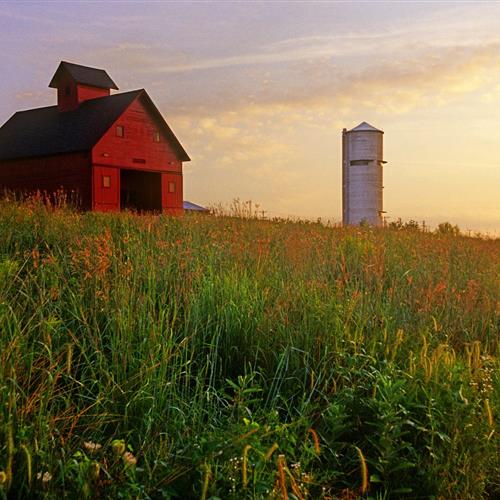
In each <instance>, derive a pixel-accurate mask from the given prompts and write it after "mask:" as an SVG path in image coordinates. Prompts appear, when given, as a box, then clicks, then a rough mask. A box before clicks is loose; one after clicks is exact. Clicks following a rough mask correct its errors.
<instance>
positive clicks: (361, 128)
mask: <svg viewBox="0 0 500 500" xmlns="http://www.w3.org/2000/svg"><path fill="white" fill-rule="evenodd" d="M349 132H382V133H384V132H383V131H382V130H379V129H378V128H375V127H373V126H372V125H370V124H369V123H367V122H361V123H360V124H359V125H358V126H357V127H354V128H353V129H351V130H349Z"/></svg>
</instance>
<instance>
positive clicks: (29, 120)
mask: <svg viewBox="0 0 500 500" xmlns="http://www.w3.org/2000/svg"><path fill="white" fill-rule="evenodd" d="M136 98H140V99H143V102H144V104H145V105H146V106H147V107H148V108H149V110H150V112H151V113H152V115H153V116H154V117H155V119H156V120H157V122H158V123H159V124H160V127H161V129H162V130H163V133H164V134H165V135H166V136H167V137H168V138H169V139H170V140H171V142H172V144H173V146H174V148H175V149H176V150H177V152H178V154H179V157H180V159H181V160H182V161H189V159H190V158H189V156H188V155H187V153H186V151H185V150H184V148H183V147H182V145H181V144H180V142H179V141H178V139H177V138H176V137H175V135H174V133H173V132H172V130H171V129H170V127H169V126H168V124H167V123H166V122H165V120H164V119H163V117H162V116H161V113H160V112H159V111H158V109H157V108H156V106H155V105H154V104H153V101H152V100H151V98H150V97H149V96H148V94H147V92H146V91H145V90H144V89H140V90H133V91H131V92H123V93H121V94H114V95H111V96H105V97H98V98H96V99H89V100H87V101H84V102H83V103H82V104H80V106H79V107H78V108H77V109H76V110H74V111H66V112H60V111H58V109H57V106H49V107H46V108H36V109H29V110H27V111H18V112H17V113H15V114H14V115H13V116H12V117H11V118H10V119H9V120H8V121H7V122H6V123H5V124H4V125H3V126H2V127H1V128H0V160H12V159H16V158H27V157H33V156H48V155H53V154H60V153H72V152H76V151H88V150H90V149H91V148H92V147H94V146H95V144H97V142H98V141H99V139H100V138H101V137H102V136H103V135H104V134H105V133H106V132H107V131H108V130H109V129H110V127H111V126H112V125H113V123H114V122H115V121H116V120H117V119H118V118H119V117H120V116H121V115H122V114H123V113H124V111H125V110H126V109H127V108H128V107H129V106H130V104H132V102H133V101H134V100H135V99H136Z"/></svg>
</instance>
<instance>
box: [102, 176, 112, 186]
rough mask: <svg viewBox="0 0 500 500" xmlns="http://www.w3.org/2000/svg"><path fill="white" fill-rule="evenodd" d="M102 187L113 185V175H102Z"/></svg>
mask: <svg viewBox="0 0 500 500" xmlns="http://www.w3.org/2000/svg"><path fill="white" fill-rule="evenodd" d="M102 187H103V188H110V187H111V176H109V175H103V176H102Z"/></svg>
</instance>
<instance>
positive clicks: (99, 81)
mask: <svg viewBox="0 0 500 500" xmlns="http://www.w3.org/2000/svg"><path fill="white" fill-rule="evenodd" d="M65 72H67V73H69V75H70V76H71V78H73V80H74V81H75V82H76V83H81V84H82V85H89V86H91V87H99V88H102V89H116V90H118V87H117V86H116V83H115V82H114V81H113V80H111V78H110V77H109V75H108V74H107V73H106V71H104V70H103V69H97V68H89V67H88V66H82V65H81V64H74V63H70V62H66V61H61V62H60V64H59V66H58V67H57V70H56V72H55V73H54V76H53V77H52V80H50V83H49V87H51V88H57V87H58V80H59V78H60V76H61V73H65Z"/></svg>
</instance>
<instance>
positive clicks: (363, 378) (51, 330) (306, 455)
mask: <svg viewBox="0 0 500 500" xmlns="http://www.w3.org/2000/svg"><path fill="white" fill-rule="evenodd" d="M499 279H500V240H482V239H479V238H465V237H461V236H446V235H444V236H439V235H435V234H430V233H424V232H421V231H415V230H408V229H407V230H404V229H402V230H390V229H384V230H371V229H368V228H363V229H360V228H348V229H342V228H328V227H324V226H322V225H320V224H313V223H297V222H295V223H292V222H286V221H264V220H252V219H250V220H245V219H241V218H236V217H191V216H189V217H184V218H179V219H171V218H166V217H155V216H141V217H139V216H134V215H131V214H117V215H105V214H91V213H87V214H83V215H82V214H79V213H75V212H72V211H71V210H68V209H49V208H46V207H44V206H43V205H41V204H39V203H37V202H35V201H33V202H25V203H23V204H17V203H14V202H7V201H3V202H0V498H7V497H8V498H25V497H35V498H56V497H58V498H77V497H80V498H108V497H109V498H170V497H172V498H201V499H209V498H214V499H215V498H221V499H226V498H234V499H242V498H285V499H302V498H314V499H316V498H325V499H327V498H341V499H353V498H357V497H372V498H379V499H382V498H436V499H437V498H443V499H460V498H463V499H466V498H468V499H469V498H474V499H478V498H495V497H496V498H498V497H499V496H500V479H499V475H498V471H499V470H500V459H499V447H498V444H499V441H498V431H497V430H496V428H497V422H498V419H499V412H500V398H499V395H500V377H499V370H498V368H499V300H500V296H499V284H500V283H499Z"/></svg>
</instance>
